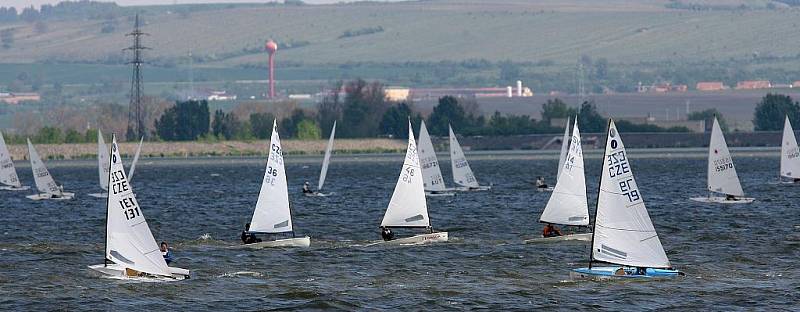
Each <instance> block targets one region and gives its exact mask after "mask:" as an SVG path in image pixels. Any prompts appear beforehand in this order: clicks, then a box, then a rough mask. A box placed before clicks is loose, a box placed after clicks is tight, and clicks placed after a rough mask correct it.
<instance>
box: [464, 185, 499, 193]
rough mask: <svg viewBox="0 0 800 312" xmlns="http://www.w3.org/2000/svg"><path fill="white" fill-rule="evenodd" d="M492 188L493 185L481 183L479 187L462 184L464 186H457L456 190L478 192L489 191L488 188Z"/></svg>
mask: <svg viewBox="0 0 800 312" xmlns="http://www.w3.org/2000/svg"><path fill="white" fill-rule="evenodd" d="M491 189H492V186H491V185H481V186H478V187H468V186H462V187H457V188H456V190H457V191H460V192H478V191H488V190H491Z"/></svg>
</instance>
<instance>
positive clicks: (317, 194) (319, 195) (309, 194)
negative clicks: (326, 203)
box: [303, 192, 333, 197]
mask: <svg viewBox="0 0 800 312" xmlns="http://www.w3.org/2000/svg"><path fill="white" fill-rule="evenodd" d="M303 195H305V196H307V197H328V196H331V195H333V193H332V192H331V193H321V192H314V193H303Z"/></svg>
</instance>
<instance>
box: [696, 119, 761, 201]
mask: <svg viewBox="0 0 800 312" xmlns="http://www.w3.org/2000/svg"><path fill="white" fill-rule="evenodd" d="M714 193H719V194H723V195H725V196H714ZM691 200H693V201H697V202H701V203H720V204H748V203H752V202H753V201H754V200H755V199H754V198H750V197H744V191H742V185H741V184H740V183H739V176H738V175H737V174H736V168H735V167H734V166H733V158H731V152H730V151H729V150H728V144H727V143H725V137H724V136H723V134H722V128H720V126H719V122H718V121H717V118H716V117H714V125H713V127H712V128H711V142H710V143H709V144H708V196H707V197H692V198H691Z"/></svg>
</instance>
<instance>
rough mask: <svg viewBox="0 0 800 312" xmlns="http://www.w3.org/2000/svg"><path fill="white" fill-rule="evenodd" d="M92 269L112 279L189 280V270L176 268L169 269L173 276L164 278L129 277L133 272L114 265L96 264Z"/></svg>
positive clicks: (159, 276)
mask: <svg viewBox="0 0 800 312" xmlns="http://www.w3.org/2000/svg"><path fill="white" fill-rule="evenodd" d="M89 268H90V269H92V270H94V271H96V272H100V273H101V274H103V275H104V276H108V277H112V278H124V279H142V280H156V281H157V280H163V281H170V280H184V279H188V278H189V276H190V275H189V270H187V269H182V268H176V267H169V270H170V273H172V275H171V276H163V275H152V274H146V273H144V274H140V275H129V273H130V272H131V271H128V270H126V268H125V267H124V266H122V265H119V264H116V263H112V264H108V265H104V264H95V265H90V266H89Z"/></svg>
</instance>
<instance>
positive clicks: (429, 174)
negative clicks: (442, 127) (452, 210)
mask: <svg viewBox="0 0 800 312" xmlns="http://www.w3.org/2000/svg"><path fill="white" fill-rule="evenodd" d="M418 147H419V149H418V152H419V162H420V165H421V166H422V186H423V187H424V188H425V195H426V196H454V195H455V194H456V193H454V192H451V190H448V189H447V186H445V184H444V178H442V170H441V168H439V160H438V159H437V158H436V150H434V149H433V142H431V136H430V134H428V128H427V127H425V121H424V120H423V121H422V122H421V124H420V126H419V144H418Z"/></svg>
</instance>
